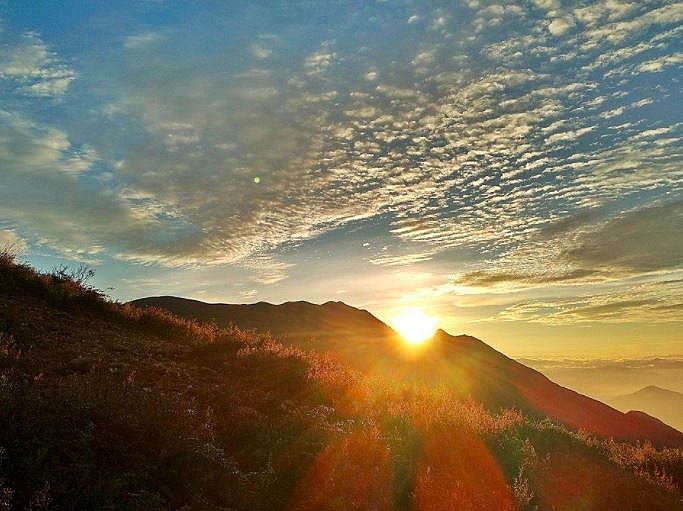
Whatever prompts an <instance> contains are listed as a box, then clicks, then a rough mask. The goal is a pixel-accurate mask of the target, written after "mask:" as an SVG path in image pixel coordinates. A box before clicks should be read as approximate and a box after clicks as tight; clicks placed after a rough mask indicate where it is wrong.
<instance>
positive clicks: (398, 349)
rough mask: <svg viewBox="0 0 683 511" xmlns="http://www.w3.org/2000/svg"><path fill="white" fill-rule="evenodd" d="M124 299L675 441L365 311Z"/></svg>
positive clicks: (645, 421) (571, 422)
mask: <svg viewBox="0 0 683 511" xmlns="http://www.w3.org/2000/svg"><path fill="white" fill-rule="evenodd" d="M132 304H134V305H136V306H140V307H159V308H162V309H166V310H168V311H170V312H172V313H174V314H176V315H178V316H181V317H184V318H188V319H197V320H200V321H204V322H206V321H210V322H214V323H216V324H217V325H218V326H227V325H229V324H234V325H236V326H238V327H240V328H243V329H250V330H258V331H262V332H270V333H271V334H272V335H273V336H275V337H277V338H278V339H279V340H281V341H283V342H285V343H288V344H291V345H294V346H297V347H300V348H303V349H313V350H315V351H318V352H327V353H330V354H332V355H333V356H335V357H338V358H339V359H341V360H343V361H344V362H345V363H346V364H348V365H349V366H350V367H353V368H354V369H356V370H359V371H363V372H377V373H378V374H382V375H383V376H390V377H393V378H402V379H417V380H429V381H431V382H435V383H439V384H443V385H446V386H448V387H449V388H450V389H456V390H457V391H458V392H459V393H460V394H461V395H462V396H463V397H468V396H469V397H472V398H473V399H475V400H477V401H479V402H481V403H482V404H484V405H485V406H486V407H487V408H489V409H491V410H494V411H495V410H498V409H501V408H511V407H514V408H517V409H519V410H521V411H523V412H525V413H527V414H530V415H535V416H539V417H544V416H547V417H550V418H552V419H554V420H557V421H559V422H560V423H562V424H564V425H566V426H567V427H569V428H570V429H573V430H586V431H589V432H592V433H594V434H596V435H599V436H602V437H605V438H610V437H611V438H615V439H619V440H645V439H647V440H650V441H652V442H653V443H655V444H658V445H670V446H683V433H681V432H680V431H677V430H676V429H674V428H672V427H670V426H668V425H666V424H664V423H663V422H661V421H660V420H658V419H656V418H654V417H651V416H649V415H647V414H645V413H642V412H637V411H627V412H626V413H623V412H621V411H619V410H616V409H615V408H612V407H611V406H608V405H606V404H604V403H601V402H600V401H597V400H595V399H592V398H589V397H586V396H584V395H581V394H579V393H577V392H574V391H572V390H570V389H567V388H564V387H562V386H560V385H557V384H555V383H553V382H552V381H551V380H549V379H548V378H546V377H545V376H544V375H542V374H541V373H539V372H538V371H536V370H534V369H531V368H529V367H527V366H525V365H523V364H521V363H519V362H516V361H515V360H512V359H510V358H508V357H506V356H505V355H503V354H502V353H499V352H498V351H496V350H494V349H493V348H491V347H490V346H488V345H487V344H485V343H484V342H483V341H481V340H479V339H476V338H474V337H470V336H467V335H460V336H452V335H450V334H448V333H447V332H445V331H443V330H439V331H438V332H437V333H436V334H435V335H434V338H433V339H432V340H431V341H430V342H429V343H428V344H427V345H426V346H424V347H421V348H420V349H417V350H410V349H407V348H406V347H405V345H404V343H403V342H402V341H401V340H400V337H399V336H398V334H397V333H396V332H395V331H394V330H392V329H391V328H390V327H389V326H387V325H386V324H384V323H383V322H382V321H380V320H379V319H377V318H376V317H374V316H373V315H372V314H370V313H369V312H368V311H365V310H360V309H356V308H354V307H351V306H349V305H346V304H344V303H342V302H327V303H324V304H322V305H316V304H311V303H308V302H287V303H284V304H282V305H273V304H269V303H265V302H259V303H255V304H249V305H244V304H242V305H234V304H207V303H204V302H200V301H196V300H188V299H183V298H177V297H172V296H161V297H150V298H143V299H140V300H135V301H133V302H132ZM635 409H638V407H636V408H635Z"/></svg>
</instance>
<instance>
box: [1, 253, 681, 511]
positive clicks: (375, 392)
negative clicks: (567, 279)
mask: <svg viewBox="0 0 683 511" xmlns="http://www.w3.org/2000/svg"><path fill="white" fill-rule="evenodd" d="M314 307H315V306H314ZM350 312H351V313H352V314H355V312H354V311H350ZM365 317H366V318H367V315H365ZM371 322H374V320H371ZM440 337H441V341H437V342H436V343H435V344H434V346H435V347H440V348H441V349H443V350H444V352H445V353H449V354H451V356H453V357H456V355H457V356H462V355H463V354H466V353H474V354H476V355H475V356H472V357H464V358H467V359H469V360H470V362H468V363H467V364H464V365H463V366H462V367H461V369H462V371H461V370H460V369H459V370H458V371H459V372H460V374H455V375H454V380H460V381H461V382H462V383H461V384H462V385H464V382H467V381H472V380H471V379H469V378H468V375H467V374H466V370H467V369H477V364H478V363H479V362H482V363H483V362H485V361H490V360H492V357H495V358H497V359H498V360H499V361H500V363H501V364H504V363H505V360H506V358H505V357H504V356H502V355H500V354H496V353H495V351H493V350H491V348H489V347H487V346H486V345H484V344H483V343H481V341H478V340H476V339H473V338H468V337H465V336H462V337H458V338H454V337H451V336H448V335H447V334H445V333H440ZM368 345H369V346H371V348H369V349H368V350H367V351H366V354H367V356H368V357H369V356H370V355H371V354H372V355H377V354H378V353H380V351H379V348H381V347H382V349H383V346H384V345H383V344H382V343H378V342H374V341H373V342H370V343H368ZM456 348H457V349H456ZM459 350H460V351H459ZM458 354H459V355H458ZM437 355H438V354H437V353H436V352H432V353H431V354H430V352H429V351H422V352H415V351H413V352H405V351H401V350H396V351H395V352H389V354H388V355H387V357H386V358H387V359H388V362H387V363H385V364H379V367H372V370H369V371H368V372H366V373H363V372H360V371H358V370H355V371H354V370H349V368H347V367H344V366H342V365H339V364H335V363H334V362H333V361H332V360H331V359H330V357H326V356H319V355H318V354H316V353H313V352H303V351H301V350H299V349H297V348H293V347H288V346H284V345H282V344H279V343H277V342H276V341H274V340H273V339H272V338H271V337H269V336H267V335H257V334H253V333H249V332H245V331H242V330H239V329H237V328H232V327H231V328H226V329H217V328H214V327H211V326H208V325H205V324H200V323H197V322H192V321H187V320H183V319H181V318H178V317H174V316H171V315H170V314H168V313H165V312H162V311H160V310H153V309H147V310H142V309H139V308H136V307H132V306H129V305H121V304H116V303H111V302H108V301H107V300H105V299H103V297H102V294H101V293H99V292H98V291H97V290H94V289H92V288H89V287H88V286H87V285H84V284H83V282H82V281H77V280H76V281H74V280H72V279H69V278H68V276H65V275H64V274H63V272H59V273H55V274H39V273H37V272H35V271H34V270H32V269H31V268H29V267H26V266H22V265H16V264H14V263H13V262H12V260H11V259H10V258H8V257H6V256H5V255H3V254H2V253H1V252H0V507H1V508H3V509H8V510H14V509H16V510H25V509H49V510H58V511H62V510H64V511H66V510H69V511H81V510H82V511H86V510H92V509H110V510H140V511H142V510H145V511H171V510H178V509H183V510H186V511H225V510H227V509H234V510H250V511H252V510H255V511H258V510H263V511H266V510H268V511H270V510H273V509H289V510H299V511H300V510H319V509H377V510H383V511H390V510H397V511H409V510H418V509H420V510H422V509H433V510H437V509H443V510H450V509H469V510H472V511H489V510H491V509H496V510H500V511H514V510H520V511H521V510H525V511H526V510H530V509H558V510H567V511H569V510H574V509H582V510H585V511H641V510H645V509H647V510H648V511H683V502H681V493H680V491H679V490H678V489H677V485H678V486H680V485H681V484H682V483H683V450H680V449H666V450H657V449H655V448H653V447H652V445H650V444H645V445H643V446H638V445H633V444H628V443H619V442H606V441H601V440H599V439H597V438H593V437H587V436H585V435H576V434H573V433H571V432H569V431H568V430H567V429H566V428H563V427H561V426H558V425H555V424H552V423H550V422H548V421H547V420H544V419H543V418H540V417H538V418H536V417H533V416H527V415H524V414H522V413H520V412H519V411H516V410H510V409H501V410H499V412H490V411H487V410H486V409H485V408H484V407H483V406H481V405H480V404H479V403H477V402H476V401H474V400H472V399H467V398H464V399H463V392H462V388H458V389H456V388H447V387H446V386H444V385H442V384H440V383H439V382H438V381H435V380H434V379H433V378H431V377H430V375H429V374H427V372H426V371H425V370H424V368H425V367H428V368H431V369H434V370H436V369H437V367H438V364H440V363H442V362H443V356H441V355H438V356H437ZM456 358H457V357H456ZM478 359H479V362H477V360H478ZM452 362H453V361H452V360H451V363H449V364H446V365H447V366H450V365H452ZM366 365H367V364H366ZM443 374H445V373H442V375H443ZM490 378H492V380H491V382H492V381H495V377H494V372H493V371H492V372H491V376H490ZM489 383H490V382H489ZM484 387H487V388H493V387H492V386H491V385H486V386H484ZM513 390H514V389H513ZM514 392H516V393H517V394H519V393H518V391H517V390H514ZM493 394H494V395H497V396H500V395H501V393H500V389H496V391H495V392H494V393H493Z"/></svg>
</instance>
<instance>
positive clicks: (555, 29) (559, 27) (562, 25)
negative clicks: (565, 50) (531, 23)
mask: <svg viewBox="0 0 683 511" xmlns="http://www.w3.org/2000/svg"><path fill="white" fill-rule="evenodd" d="M573 26H574V21H573V20H572V19H571V18H568V17H564V18H555V19H553V20H552V21H551V22H550V23H548V32H550V33H551V34H552V35H554V36H555V37H560V36H563V35H564V34H565V33H566V32H567V31H568V30H569V29H570V28H572V27H573Z"/></svg>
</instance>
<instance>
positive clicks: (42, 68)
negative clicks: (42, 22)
mask: <svg viewBox="0 0 683 511" xmlns="http://www.w3.org/2000/svg"><path fill="white" fill-rule="evenodd" d="M0 35H4V34H0ZM75 78H76V72H75V71H74V70H73V69H71V68H70V67H68V66H67V65H65V64H63V63H62V62H60V60H59V58H58V57H57V55H56V54H55V53H54V52H52V51H50V49H49V48H48V46H47V45H46V44H45V43H44V42H43V40H42V39H41V38H40V37H39V36H38V35H37V34H35V33H32V32H28V33H25V34H23V35H22V36H21V37H19V38H18V39H17V40H15V41H11V42H9V43H5V44H4V45H3V46H2V48H0V79H2V80H5V81H7V82H9V83H10V84H12V85H13V86H14V87H15V90H16V91H18V92H20V93H23V94H29V95H34V96H52V97H58V96H61V95H63V94H64V93H65V92H66V90H67V89H68V87H69V85H70V83H71V82H72V81H73V80H74V79H75Z"/></svg>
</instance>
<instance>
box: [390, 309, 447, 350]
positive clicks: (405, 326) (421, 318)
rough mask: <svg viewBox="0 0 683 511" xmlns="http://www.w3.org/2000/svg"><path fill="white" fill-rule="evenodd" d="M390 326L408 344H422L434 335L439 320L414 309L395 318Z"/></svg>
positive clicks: (407, 310) (406, 310) (405, 311)
mask: <svg viewBox="0 0 683 511" xmlns="http://www.w3.org/2000/svg"><path fill="white" fill-rule="evenodd" d="M390 324H391V326H392V327H393V328H394V330H396V331H397V332H398V333H399V334H401V335H402V336H403V338H404V339H405V340H406V342H407V343H408V344H422V343H423V342H425V341H426V340H428V339H430V338H431V337H432V336H433V335H434V332H436V328H437V326H438V324H439V320H438V319H437V318H435V317H434V316H429V315H427V314H425V313H424V312H423V311H422V310H421V309H418V308H414V307H413V308H409V309H405V310H404V311H403V312H402V313H401V314H400V315H398V316H396V317H394V318H393V319H392V320H391V321H390Z"/></svg>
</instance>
